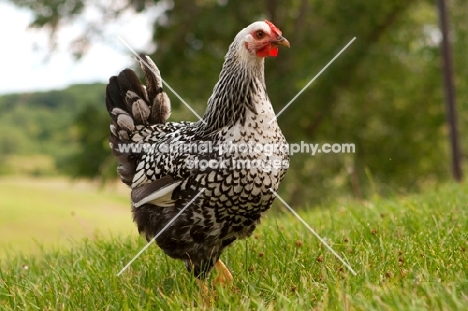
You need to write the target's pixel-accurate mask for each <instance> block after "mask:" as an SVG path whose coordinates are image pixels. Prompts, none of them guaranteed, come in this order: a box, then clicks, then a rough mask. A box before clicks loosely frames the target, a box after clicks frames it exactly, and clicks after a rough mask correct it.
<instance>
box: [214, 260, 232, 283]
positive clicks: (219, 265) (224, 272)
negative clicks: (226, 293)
mask: <svg viewBox="0 0 468 311" xmlns="http://www.w3.org/2000/svg"><path fill="white" fill-rule="evenodd" d="M215 268H216V271H217V272H218V276H217V277H216V279H215V280H214V282H215V283H219V284H221V285H232V281H233V277H232V274H231V272H230V271H229V269H228V268H227V267H226V265H225V264H224V263H223V262H222V261H221V259H219V260H218V262H216V264H215Z"/></svg>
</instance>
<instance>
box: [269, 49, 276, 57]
mask: <svg viewBox="0 0 468 311" xmlns="http://www.w3.org/2000/svg"><path fill="white" fill-rule="evenodd" d="M270 56H272V57H275V56H278V47H277V46H274V47H272V48H271V49H270Z"/></svg>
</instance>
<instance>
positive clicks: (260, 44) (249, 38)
mask: <svg viewBox="0 0 468 311" xmlns="http://www.w3.org/2000/svg"><path fill="white" fill-rule="evenodd" d="M237 37H238V39H240V40H242V43H243V46H244V47H245V48H246V49H247V51H248V52H249V53H250V54H251V55H256V56H258V57H262V58H263V57H267V56H277V55H278V46H279V45H282V46H286V47H289V41H288V40H286V38H284V37H283V36H282V35H281V30H279V29H278V27H276V26H275V25H273V23H271V22H269V21H267V20H265V21H263V22H255V23H253V24H250V25H249V26H248V27H247V28H244V29H243V30H242V31H241V32H239V34H238V35H237Z"/></svg>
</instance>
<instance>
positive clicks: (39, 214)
mask: <svg viewBox="0 0 468 311" xmlns="http://www.w3.org/2000/svg"><path fill="white" fill-rule="evenodd" d="M128 193H129V191H128V190H126V189H120V188H118V189H113V188H111V187H108V188H106V189H102V190H99V185H95V184H92V183H83V182H76V183H70V182H67V181H65V180H61V179H26V178H2V179H0V215H1V217H0V258H4V257H5V256H6V255H7V254H9V253H16V252H18V251H20V250H21V251H23V252H28V253H30V252H37V251H38V248H39V247H52V246H53V247H56V248H63V247H71V246H73V245H74V244H75V243H73V240H79V239H81V238H83V237H88V238H93V236H94V235H95V234H96V232H100V233H101V234H102V235H104V236H105V235H109V234H110V233H113V234H117V233H122V234H125V235H129V233H131V232H134V225H133V224H132V221H131V215H130V212H129V211H130V203H129V198H128Z"/></svg>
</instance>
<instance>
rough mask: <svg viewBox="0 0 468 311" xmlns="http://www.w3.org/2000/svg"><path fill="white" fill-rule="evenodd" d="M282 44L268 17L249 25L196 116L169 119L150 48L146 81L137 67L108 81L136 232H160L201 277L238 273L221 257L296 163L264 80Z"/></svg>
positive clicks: (113, 137)
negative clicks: (186, 119) (269, 62)
mask: <svg viewBox="0 0 468 311" xmlns="http://www.w3.org/2000/svg"><path fill="white" fill-rule="evenodd" d="M280 45H281V46H286V47H289V42H288V41H287V40H286V39H285V38H284V37H283V36H282V34H281V31H280V30H279V29H278V28H277V27H276V26H275V25H273V24H272V23H271V22H269V21H259V22H255V23H253V24H251V25H249V26H248V27H247V28H244V29H242V30H241V31H240V32H239V33H238V34H237V35H236V37H235V39H234V41H233V43H232V44H231V45H230V47H229V50H228V52H227V55H226V56H225V61H224V64H223V67H222V70H221V73H220V76H219V81H218V82H217V83H216V85H215V87H214V89H213V93H212V95H211V97H210V98H209V99H208V107H207V109H206V112H205V114H204V116H203V118H202V120H200V121H198V122H166V121H167V119H168V117H169V115H170V102H169V98H168V97H167V95H166V94H165V93H164V92H163V85H162V80H161V77H160V72H159V70H158V68H157V67H156V65H155V64H154V63H153V61H152V60H151V59H150V58H149V57H147V56H145V55H142V56H141V59H140V60H139V61H140V66H141V68H142V70H143V72H144V73H145V79H146V87H145V86H143V85H142V84H141V83H140V81H139V79H138V77H137V76H136V74H135V73H134V72H133V71H132V70H130V69H125V70H123V71H122V72H120V74H119V75H118V76H113V77H111V78H110V80H109V84H108V85H107V89H106V106H107V110H108V112H109V115H110V116H111V119H112V122H111V125H110V129H111V133H110V138H109V142H110V147H111V149H112V152H113V154H114V155H115V157H116V158H117V161H118V163H119V166H118V169H117V170H118V173H119V175H120V177H121V179H122V181H123V182H124V183H126V184H127V185H129V186H131V201H132V213H133V219H134V221H135V223H136V225H137V226H138V231H139V232H140V233H142V234H144V235H145V236H146V239H147V240H148V241H149V240H151V239H153V238H154V237H155V236H156V235H157V234H159V236H158V237H157V239H156V243H157V245H158V246H159V247H160V248H161V249H162V250H163V251H164V252H165V253H166V254H167V255H169V256H170V257H173V258H176V259H180V260H182V261H183V262H184V263H185V266H186V268H187V270H188V271H189V272H191V273H193V274H194V275H195V277H196V278H198V279H199V280H203V279H205V278H206V277H207V275H208V273H209V271H210V270H211V269H212V268H213V267H216V268H217V270H219V272H220V274H219V277H218V281H220V282H227V283H229V282H231V281H232V275H231V274H230V272H229V270H228V269H227V268H226V266H225V265H224V264H223V263H222V262H221V260H220V255H221V254H222V252H223V251H224V250H225V249H226V247H228V246H229V245H230V244H231V243H233V242H234V241H235V240H238V239H244V238H247V237H248V236H250V235H251V234H252V232H253V231H254V230H255V228H256V226H257V225H258V224H259V222H260V218H261V216H262V214H263V213H264V212H266V211H267V210H268V209H269V208H270V206H271V204H272V202H273V200H274V195H273V193H272V191H271V190H274V191H275V192H276V191H277V190H278V186H279V184H280V182H281V180H282V179H283V177H284V175H285V173H286V170H287V168H288V166H289V155H288V150H287V148H285V146H286V140H285V138H284V136H283V134H282V133H281V130H280V128H279V127H278V124H277V122H276V118H275V113H274V111H273V108H272V105H271V103H270V100H269V98H268V95H267V91H266V86H265V79H264V59H265V58H266V57H267V56H276V55H277V54H278V46H280ZM145 63H146V64H145ZM252 146H254V147H255V148H252ZM241 147H242V148H241ZM262 148H263V149H262ZM270 189H271V190H270ZM184 208H185V210H183V209H184ZM182 210H183V212H182V213H181V214H180V215H179V216H178V217H176V218H175V216H176V215H177V214H178V213H180V212H181V211H182ZM174 218H175V219H174ZM173 219H174V220H173ZM171 220H173V222H172V223H170V222H171ZM169 223H170V225H169V226H167V228H165V227H166V225H168V224H169ZM164 228H165V229H164ZM163 229H164V230H163Z"/></svg>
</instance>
